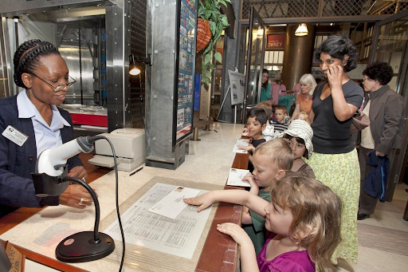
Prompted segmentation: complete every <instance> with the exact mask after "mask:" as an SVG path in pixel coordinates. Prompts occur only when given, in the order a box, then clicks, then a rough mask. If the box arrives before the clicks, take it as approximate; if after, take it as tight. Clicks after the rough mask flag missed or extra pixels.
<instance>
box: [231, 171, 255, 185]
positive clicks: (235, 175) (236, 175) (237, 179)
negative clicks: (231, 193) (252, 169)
mask: <svg viewBox="0 0 408 272" xmlns="http://www.w3.org/2000/svg"><path fill="white" fill-rule="evenodd" d="M248 173H249V170H244V169H235V168H231V169H230V172H229V176H228V181H227V185H231V186H242V187H251V185H249V183H248V182H247V181H242V179H243V178H244V177H245V175H246V174H248Z"/></svg>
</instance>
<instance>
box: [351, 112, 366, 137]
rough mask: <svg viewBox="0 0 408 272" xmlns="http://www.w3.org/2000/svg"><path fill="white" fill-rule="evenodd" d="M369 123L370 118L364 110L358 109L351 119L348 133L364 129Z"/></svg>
mask: <svg viewBox="0 0 408 272" xmlns="http://www.w3.org/2000/svg"><path fill="white" fill-rule="evenodd" d="M369 125H370V118H368V116H367V115H366V114H364V112H362V111H360V110H358V111H357V112H356V114H354V116H353V117H352V119H351V126H350V134H353V133H355V132H357V131H360V130H362V129H365V128H366V127H368V126H369Z"/></svg>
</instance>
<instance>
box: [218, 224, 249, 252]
mask: <svg viewBox="0 0 408 272" xmlns="http://www.w3.org/2000/svg"><path fill="white" fill-rule="evenodd" d="M217 230H218V231H219V232H222V233H225V234H228V235H229V236H231V238H232V239H234V241H235V242H236V243H237V244H239V245H241V246H242V245H243V244H246V243H249V244H252V241H251V239H250V238H249V236H248V234H246V232H245V231H244V229H243V228H241V227H240V226H238V225H237V224H234V223H224V224H218V225H217Z"/></svg>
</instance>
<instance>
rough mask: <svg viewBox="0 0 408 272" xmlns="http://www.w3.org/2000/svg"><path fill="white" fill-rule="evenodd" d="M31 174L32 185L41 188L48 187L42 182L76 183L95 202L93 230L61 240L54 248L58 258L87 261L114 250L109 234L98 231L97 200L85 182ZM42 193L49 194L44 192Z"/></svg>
mask: <svg viewBox="0 0 408 272" xmlns="http://www.w3.org/2000/svg"><path fill="white" fill-rule="evenodd" d="M32 176H33V180H34V185H36V184H39V185H42V186H41V187H43V188H42V189H44V187H48V186H44V184H50V183H53V184H54V186H55V185H56V184H61V183H65V182H67V181H73V182H75V183H78V184H80V185H81V186H82V187H84V188H85V189H86V190H87V191H88V192H89V194H90V195H91V197H92V200H93V202H94V204H95V226H94V230H93V231H83V232H78V233H75V234H72V235H70V236H68V237H66V238H65V239H64V240H62V241H61V242H60V243H59V244H58V246H57V248H56V249H55V254H56V256H57V259H58V260H60V261H63V262H70V263H80V262H88V261H94V260H98V259H101V258H103V257H106V256H108V255H109V254H111V253H112V252H113V251H114V249H115V242H114V241H113V239H112V238H111V237H110V236H109V235H107V234H104V233H101V232H99V221H100V208H99V201H98V198H97V196H96V194H95V192H94V191H93V190H92V188H91V187H90V186H89V185H88V184H87V183H86V182H84V181H82V180H79V179H76V178H72V177H52V176H49V175H47V174H45V173H42V174H32ZM36 190H37V188H36ZM64 190H65V189H64ZM39 195H41V194H39ZM43 195H49V194H47V193H45V194H43Z"/></svg>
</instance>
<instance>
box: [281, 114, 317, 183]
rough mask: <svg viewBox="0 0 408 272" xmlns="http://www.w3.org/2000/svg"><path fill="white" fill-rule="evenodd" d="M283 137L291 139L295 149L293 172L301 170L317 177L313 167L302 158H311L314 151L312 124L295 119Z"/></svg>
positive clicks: (293, 149) (292, 147)
mask: <svg viewBox="0 0 408 272" xmlns="http://www.w3.org/2000/svg"><path fill="white" fill-rule="evenodd" d="M299 116H300V114H299ZM281 137H283V138H285V139H287V140H288V141H289V146H290V147H291V149H292V151H293V159H294V160H293V165H292V168H291V170H292V172H300V173H303V174H305V175H306V176H308V177H310V178H316V176H315V174H314V172H313V169H312V168H311V167H310V166H309V165H307V163H305V162H304V161H303V159H302V157H305V158H306V159H309V158H310V156H311V155H312V153H313V144H312V138H313V130H312V128H311V127H310V125H309V124H308V123H307V122H305V121H303V120H299V119H296V120H293V121H292V123H291V124H290V125H289V127H288V129H287V130H285V131H284V132H283V134H282V135H281Z"/></svg>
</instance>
